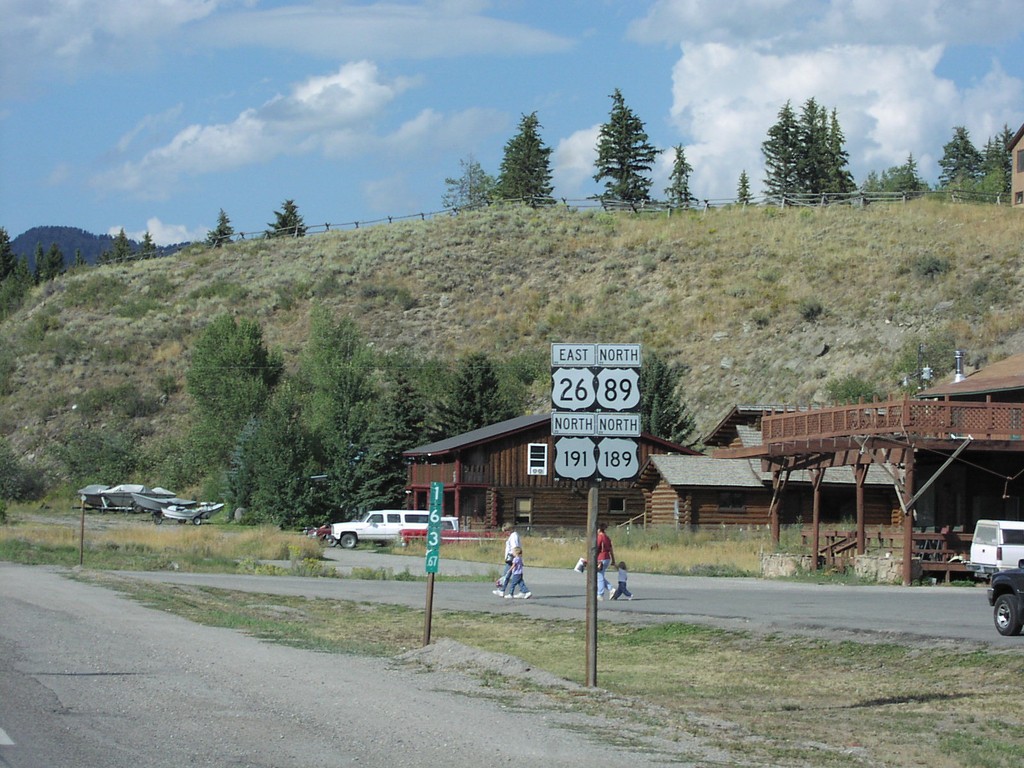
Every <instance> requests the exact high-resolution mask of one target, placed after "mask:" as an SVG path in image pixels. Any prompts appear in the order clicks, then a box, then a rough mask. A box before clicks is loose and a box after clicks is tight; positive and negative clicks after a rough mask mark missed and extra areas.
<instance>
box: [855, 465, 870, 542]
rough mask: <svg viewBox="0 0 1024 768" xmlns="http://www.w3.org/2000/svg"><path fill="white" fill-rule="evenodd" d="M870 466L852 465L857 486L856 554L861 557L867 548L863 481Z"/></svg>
mask: <svg viewBox="0 0 1024 768" xmlns="http://www.w3.org/2000/svg"><path fill="white" fill-rule="evenodd" d="M869 466H871V465H870V464H854V465H853V478H854V481H855V482H856V484H857V554H858V555H863V554H864V552H865V550H866V549H867V547H866V546H865V541H864V481H865V480H866V479H867V476H868V467H869Z"/></svg>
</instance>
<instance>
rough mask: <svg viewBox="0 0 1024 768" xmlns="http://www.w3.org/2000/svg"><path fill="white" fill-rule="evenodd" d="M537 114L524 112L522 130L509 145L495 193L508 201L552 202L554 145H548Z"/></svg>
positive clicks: (520, 129) (506, 148)
mask: <svg viewBox="0 0 1024 768" xmlns="http://www.w3.org/2000/svg"><path fill="white" fill-rule="evenodd" d="M540 127H541V125H540V122H539V121H538V120H537V113H536V112H531V113H530V114H529V115H523V118H522V120H520V121H519V132H518V133H517V134H516V135H515V136H513V137H512V138H511V139H509V140H508V143H507V144H505V156H504V157H503V158H502V161H501V168H500V170H499V172H498V180H497V183H496V186H495V194H496V195H497V196H498V197H501V198H504V199H505V200H524V201H526V202H528V203H530V205H538V204H543V203H548V202H550V198H551V192H552V190H553V189H554V188H553V187H552V186H551V148H550V147H546V146H544V142H542V141H541V138H540V134H539V133H538V130H539V129H540Z"/></svg>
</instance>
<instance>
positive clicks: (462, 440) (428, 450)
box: [402, 411, 700, 458]
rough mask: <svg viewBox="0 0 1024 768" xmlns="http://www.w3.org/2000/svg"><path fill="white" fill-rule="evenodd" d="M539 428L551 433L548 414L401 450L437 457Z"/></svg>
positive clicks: (679, 449)
mask: <svg viewBox="0 0 1024 768" xmlns="http://www.w3.org/2000/svg"><path fill="white" fill-rule="evenodd" d="M542 425H546V426H547V430H545V433H546V434H548V433H550V427H551V412H550V411H548V412H547V413H531V414H528V415H526V416H517V417H516V418H514V419H508V420H507V421H499V422H498V423H497V424H489V425H488V426H486V427H480V428H479V429H474V430H471V431H469V432H464V433H462V434H461V435H455V436H454V437H448V438H445V439H444V440H438V441H437V442H435V443H427V444H426V445H421V446H419V447H417V448H410V449H409V450H408V451H403V452H402V455H403V456H405V457H407V458H415V457H418V456H437V455H439V454H445V453H451V452H453V451H459V450H464V449H466V448H471V447H473V446H475V445H480V444H482V443H489V442H491V441H493V440H496V439H498V438H500V437H508V436H509V435H514V434H516V433H519V432H527V431H529V430H532V429H536V428H537V427H539V426H542ZM640 437H641V439H643V440H646V441H647V442H648V443H654V444H656V445H659V446H661V447H662V448H664V449H665V450H666V451H667V452H671V453H684V454H688V455H692V456H696V455H700V454H699V452H698V451H695V450H693V449H692V448H687V447H685V446H682V445H678V444H676V443H673V442H672V441H670V440H663V439H662V438H660V437H655V436H654V435H650V434H647V433H646V432H644V433H643V434H642V435H641V436H640Z"/></svg>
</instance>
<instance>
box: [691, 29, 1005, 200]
mask: <svg viewBox="0 0 1024 768" xmlns="http://www.w3.org/2000/svg"><path fill="white" fill-rule="evenodd" d="M942 55H943V49H942V48H941V47H939V46H931V47H929V48H913V47H909V46H873V45H841V46H840V45H835V46H831V47H827V48H822V49H818V50H815V51H802V52H797V53H782V52H779V53H774V52H770V51H759V50H756V49H755V48H751V47H740V46H730V45H725V44H721V43H705V44H697V45H685V46H683V53H682V56H681V58H680V59H679V60H678V62H677V63H676V66H675V68H674V71H673V104H672V108H671V114H672V119H673V121H674V123H675V124H676V126H677V127H678V129H679V131H680V133H681V134H682V135H684V136H686V137H687V140H686V142H685V143H686V149H687V159H688V160H689V161H690V163H691V165H693V166H694V169H695V170H694V174H693V176H692V179H691V181H692V184H691V186H692V188H693V189H694V192H695V194H698V195H699V196H702V197H703V196H707V197H712V198H721V197H731V196H734V194H735V190H736V185H737V181H738V179H739V175H740V172H741V171H743V170H746V171H747V175H748V176H749V177H750V181H751V187H752V189H753V190H754V191H755V192H756V191H757V190H759V189H760V187H761V182H762V180H763V176H764V172H763V156H762V155H761V151H760V144H761V142H762V141H763V140H764V137H765V136H766V135H767V131H768V129H769V128H770V127H771V125H772V124H774V123H775V122H776V120H777V119H778V112H779V109H781V107H782V106H783V105H784V104H785V102H786V101H790V102H791V103H792V106H793V108H794V109H796V110H797V111H798V112H799V109H800V107H801V105H802V104H803V103H804V102H805V101H806V100H807V99H808V98H811V97H813V98H815V99H816V100H817V101H818V103H819V104H821V105H823V106H825V107H826V108H829V109H832V108H835V109H836V110H837V113H838V116H839V122H840V125H841V126H842V129H843V132H844V134H845V137H846V149H847V152H848V153H849V156H850V168H851V170H852V172H853V173H854V176H855V177H856V179H857V180H858V181H861V180H863V178H864V177H865V176H866V175H867V173H868V172H869V171H872V170H875V171H881V170H884V169H886V168H889V167H891V166H894V165H899V164H901V163H902V162H903V161H904V160H905V159H906V157H907V155H908V153H913V154H914V157H915V158H916V159H917V161H918V166H919V169H920V171H921V173H922V175H923V176H925V177H926V178H928V177H929V176H932V177H933V176H934V175H935V174H936V173H937V167H936V159H937V158H936V157H935V155H936V153H939V154H941V147H942V146H943V144H944V143H945V142H946V141H948V140H949V138H950V136H952V129H953V126H954V125H957V124H964V125H967V126H968V128H969V129H970V130H971V132H972V135H973V136H974V137H975V141H976V143H977V144H981V143H984V141H985V140H986V139H987V138H988V137H989V136H991V135H993V134H994V133H995V132H996V130H999V129H1001V127H1002V125H1003V123H1004V122H1006V121H1007V120H1008V117H1007V116H1008V115H1012V114H1014V110H1015V107H1014V106H1013V101H1012V100H1013V99H1014V97H1015V96H1016V97H1017V98H1018V99H1019V95H1020V94H1021V92H1022V88H1021V86H1022V82H1021V81H1019V80H1014V79H1013V78H1009V77H1007V76H1006V75H1005V74H1003V73H996V74H993V75H991V76H989V77H988V78H985V79H984V80H983V81H982V82H981V83H979V84H978V85H977V86H976V87H975V88H974V89H972V90H969V91H965V92H959V91H958V90H957V88H956V86H955V85H954V84H953V83H952V82H951V81H949V80H946V79H943V78H941V77H939V76H938V75H936V73H935V70H936V67H937V65H938V62H939V61H940V60H941V58H942ZM1016 103H1018V104H1019V100H1018V102H1016ZM1016 109H1019V107H1016ZM991 126H996V127H995V128H992V127H991Z"/></svg>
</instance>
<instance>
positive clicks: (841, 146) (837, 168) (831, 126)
mask: <svg viewBox="0 0 1024 768" xmlns="http://www.w3.org/2000/svg"><path fill="white" fill-rule="evenodd" d="M826 156H827V162H828V172H827V174H826V186H825V189H824V191H825V192H838V193H840V194H846V193H848V192H853V191H854V190H856V189H857V184H856V182H855V181H854V180H853V174H852V173H850V170H849V168H848V167H847V166H848V165H849V162H850V155H849V153H848V152H847V151H846V136H845V135H844V134H843V129H842V127H841V126H840V125H839V115H838V113H837V112H836V110H835V109H834V108H833V110H832V113H831V114H830V115H829V123H828V146H827V152H826Z"/></svg>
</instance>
